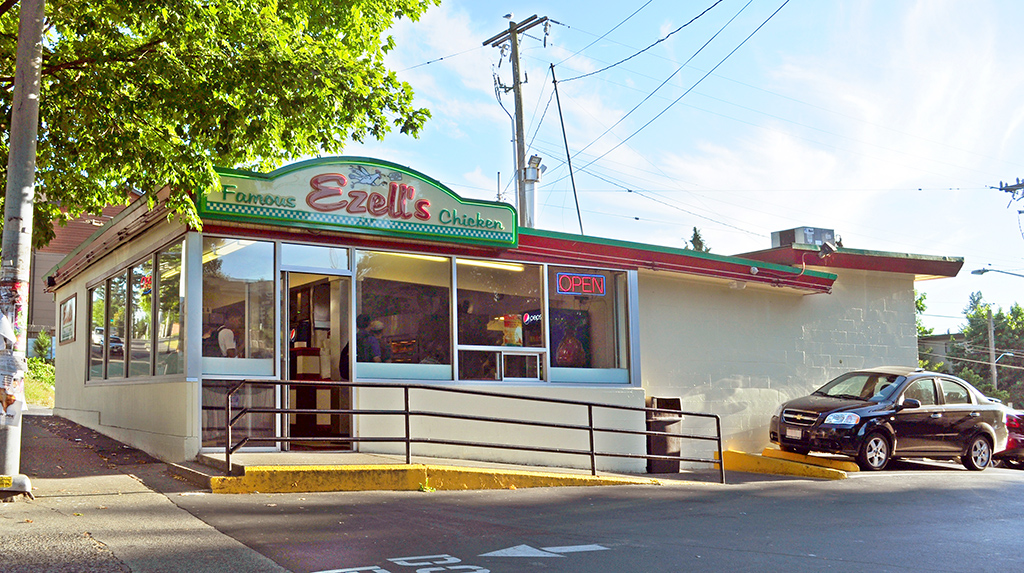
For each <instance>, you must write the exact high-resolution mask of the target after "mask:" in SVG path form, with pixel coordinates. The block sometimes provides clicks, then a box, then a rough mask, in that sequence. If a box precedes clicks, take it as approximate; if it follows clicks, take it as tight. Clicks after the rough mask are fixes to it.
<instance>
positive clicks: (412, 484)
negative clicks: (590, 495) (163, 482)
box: [192, 464, 662, 493]
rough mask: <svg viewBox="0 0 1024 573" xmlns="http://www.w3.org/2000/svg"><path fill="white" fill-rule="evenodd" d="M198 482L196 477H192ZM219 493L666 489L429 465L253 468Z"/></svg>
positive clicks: (222, 483)
mask: <svg viewBox="0 0 1024 573" xmlns="http://www.w3.org/2000/svg"><path fill="white" fill-rule="evenodd" d="M192 477H196V476H192ZM206 479H207V480H208V484H205V485H206V486H208V487H209V489H210V490H211V491H212V492H213V493H310V492H329V491H434V490H470V489H519V488H528V487H565V486H601V485H662V482H661V481H659V480H656V479H651V478H630V477H619V476H592V475H575V474H559V473H547V472H530V471H514V470H500V471H499V470H487V469H476V468H459V467H451V466H433V465H423V464H413V465H405V464H395V465H366V466H357V465H346V466H251V467H247V468H245V474H244V475H241V476H209V477H208V478H206Z"/></svg>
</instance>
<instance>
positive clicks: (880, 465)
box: [857, 432, 892, 471]
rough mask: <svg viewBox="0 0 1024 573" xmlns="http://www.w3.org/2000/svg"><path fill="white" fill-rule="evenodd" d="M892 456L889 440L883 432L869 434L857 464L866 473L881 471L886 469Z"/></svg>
mask: <svg viewBox="0 0 1024 573" xmlns="http://www.w3.org/2000/svg"><path fill="white" fill-rule="evenodd" d="M891 454H892V451H891V449H890V448H889V440H888V439H887V438H886V437H885V435H884V434H882V433H881V432H874V433H872V434H869V435H868V437H867V438H866V439H865V440H864V443H863V444H861V446H860V452H859V453H858V454H857V464H858V465H860V467H861V469H862V470H865V471H879V470H883V469H885V466H886V464H888V463H889V457H890V455H891Z"/></svg>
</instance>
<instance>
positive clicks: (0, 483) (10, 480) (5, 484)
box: [0, 476, 14, 489]
mask: <svg viewBox="0 0 1024 573" xmlns="http://www.w3.org/2000/svg"><path fill="white" fill-rule="evenodd" d="M12 485H14V476H0V489H7V488H9V487H11V486H12Z"/></svg>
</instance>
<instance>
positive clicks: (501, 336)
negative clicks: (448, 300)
mask: <svg viewBox="0 0 1024 573" xmlns="http://www.w3.org/2000/svg"><path fill="white" fill-rule="evenodd" d="M456 267H457V271H456V277H457V280H458V285H459V290H458V321H459V322H458V324H459V338H458V341H459V347H460V351H459V378H460V379H462V380H502V379H505V378H531V379H536V378H540V377H541V372H540V371H539V366H538V364H539V362H538V360H537V359H536V358H535V356H537V355H536V354H533V355H530V354H522V353H503V352H494V351H490V352H488V351H484V349H480V348H474V347H480V346H490V347H499V346H500V347H522V348H543V347H544V331H543V324H544V320H543V309H542V307H541V298H540V295H541V272H540V266H538V265H528V264H521V263H505V262H492V261H478V260H475V259H458V260H457V265H456ZM467 347H468V348H467Z"/></svg>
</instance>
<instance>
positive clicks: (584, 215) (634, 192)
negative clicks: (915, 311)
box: [345, 0, 1024, 333]
mask: <svg viewBox="0 0 1024 573" xmlns="http://www.w3.org/2000/svg"><path fill="white" fill-rule="evenodd" d="M508 13H512V14H513V19H514V20H515V21H517V22H520V21H523V20H525V19H526V18H528V17H529V16H532V15H534V14H536V15H538V16H541V17H544V16H546V17H548V18H549V19H550V20H551V23H550V25H549V26H548V27H547V29H546V30H545V27H544V26H537V27H534V28H532V29H531V30H529V31H528V32H526V33H525V34H524V35H522V36H520V61H521V69H522V71H523V75H524V79H525V84H524V85H523V90H522V91H523V117H524V124H525V132H526V136H525V137H524V140H525V142H526V143H527V153H526V155H527V157H529V156H531V155H539V156H540V157H541V159H542V164H543V165H545V166H546V168H547V169H546V171H545V172H544V174H543V177H542V181H541V182H540V184H539V186H538V188H537V203H538V210H537V214H536V220H537V223H536V226H537V227H538V228H541V229H548V230H554V231H561V232H567V233H580V232H581V231H580V226H581V221H582V227H583V231H582V232H583V233H584V234H586V235H588V236H596V237H606V238H614V239H622V240H628V241H638V242H642V243H649V244H655V245H667V246H672V247H683V246H685V245H686V242H687V240H689V239H690V238H691V236H692V234H693V229H694V227H696V228H698V229H699V230H700V233H701V235H702V236H703V238H704V241H705V243H706V244H707V245H708V246H709V247H710V248H711V252H712V253H715V254H721V255H736V254H740V253H745V252H751V251H758V250H763V249H767V248H770V247H771V233H772V232H773V231H780V230H785V229H792V228H796V227H804V226H806V227H819V228H826V229H833V230H835V232H836V233H837V234H838V235H839V236H841V237H842V242H843V245H844V246H845V247H848V248H855V249H868V250H876V251H886V252H897V253H912V254H918V255H932V256H950V257H962V258H963V259H964V261H965V262H964V266H963V269H962V270H961V271H960V273H959V275H958V276H957V277H954V278H945V279H940V280H933V281H923V282H918V283H917V289H918V290H919V291H920V292H923V293H924V294H925V295H926V297H927V299H926V303H927V311H926V313H925V314H924V316H923V322H924V324H925V326H928V327H931V328H934V329H935V332H936V333H945V332H957V331H958V330H959V329H960V327H961V326H962V325H963V324H964V323H965V320H964V317H963V310H964V307H965V306H966V305H967V302H968V298H969V296H970V295H971V293H972V292H978V291H980V292H981V293H982V296H983V299H984V301H986V302H989V303H991V304H993V305H994V306H995V307H997V308H1002V309H1004V310H1008V309H1009V308H1010V306H1011V305H1013V304H1015V303H1017V302H1018V301H1019V300H1020V299H1022V298H1024V297H1020V296H1019V293H1020V292H1021V287H1024V276H1020V277H1018V276H1014V275H1012V274H1006V273H1019V274H1021V275H1024V230H1022V229H1024V223H1022V221H1021V215H1020V213H1018V210H1021V209H1024V201H1021V202H1013V201H1011V200H1012V197H1011V195H1010V194H1009V193H1006V192H1004V191H1001V190H999V189H998V188H999V187H1000V185H1001V183H1002V182H1010V183H1013V182H1015V181H1016V179H1017V178H1018V177H1021V178H1024V105H1022V103H1021V101H1022V97H1024V90H1022V88H1024V65H1021V64H1022V62H1021V60H1022V57H1021V48H1020V41H1019V33H1018V30H1017V27H1018V25H1019V22H1022V21H1024V2H1017V1H1013V0H1003V1H984V0H971V1H967V0H959V1H944V0H923V1H917V2H914V1H910V0H886V1H878V2H873V1H869V0H856V1H839V0H834V1H833V0H830V1H827V2H821V1H818V0H789V1H788V2H787V1H786V0H749V1H748V0H721V1H720V2H716V0H697V1H693V0H650V1H648V0H627V1H616V2H610V1H606V0H591V1H589V2H581V1H575V0H564V1H554V2H552V1H544V2H539V1H538V2H535V1H508V2H492V1H488V2H479V1H474V0H443V1H442V3H441V5H440V6H436V7H433V8H431V9H430V10H428V12H427V13H426V14H425V15H424V16H423V17H422V18H421V19H420V20H419V21H418V22H410V21H409V20H407V19H403V20H400V21H398V22H397V23H396V25H395V26H394V27H393V28H392V30H391V35H392V36H393V37H394V40H395V42H396V47H395V49H394V50H392V51H391V52H390V53H389V55H388V59H387V61H388V65H389V66H390V68H391V69H392V70H394V71H396V72H397V74H398V77H399V78H400V79H401V80H403V81H405V82H408V83H409V84H410V85H411V86H412V87H413V89H414V91H415V93H416V105H417V106H420V107H426V108H428V109H430V111H431V113H432V117H431V119H430V120H429V121H428V122H427V125H426V126H425V128H424V130H423V131H422V133H421V134H420V136H419V138H412V137H409V136H405V135H401V134H391V135H388V136H387V137H385V138H384V139H383V140H382V141H375V140H368V141H366V142H364V143H351V144H349V146H348V147H347V148H346V150H345V154H346V155H362V156H370V157H377V158H381V159H386V160H390V161H394V162H397V163H400V164H403V165H407V166H409V167H411V168H413V169H415V170H417V171H420V172H422V173H425V174H427V175H430V176H431V177H433V178H435V179H438V180H440V181H441V182H443V183H444V184H445V185H447V186H448V187H450V188H451V189H452V190H454V191H455V192H456V193H458V194H459V195H461V196H463V197H467V198H479V199H490V200H494V199H497V198H499V195H498V193H499V190H500V192H501V193H502V196H501V200H504V201H507V202H510V203H513V204H515V201H516V192H515V185H514V182H513V181H512V180H513V178H514V173H515V154H514V144H513V137H514V124H513V121H512V114H514V109H515V108H514V100H513V95H512V93H511V91H506V90H505V88H506V87H509V88H510V87H511V85H512V72H511V70H512V66H511V63H510V61H509V58H508V54H507V53H505V54H504V55H503V53H502V51H501V50H500V49H499V48H492V47H490V46H483V45H482V42H483V41H484V40H486V39H488V38H490V37H492V36H495V35H497V34H498V33H500V32H502V31H507V30H508V26H509V21H508V20H506V19H505V18H503V16H504V15H505V14H508ZM659 40H660V41H659ZM645 48H646V50H645ZM552 64H554V74H555V76H556V77H557V81H558V84H557V86H558V98H557V100H558V101H560V104H561V105H560V108H561V114H560V113H559V105H558V101H556V99H555V97H554V89H553V85H554V84H553V82H552V71H551V65H552ZM587 74H590V75H587ZM581 76H584V77H581ZM496 86H497V87H496ZM560 115H561V117H560ZM563 123H564V131H563V129H562V124H563ZM566 142H567V145H568V149H569V157H570V159H571V163H572V167H573V179H575V194H574V191H573V184H572V179H571V178H570V177H569V170H568V168H567V161H566ZM577 202H578V204H579V211H577V208H576V204H577ZM986 267H987V268H991V269H993V270H995V271H998V272H988V273H986V274H984V275H974V274H971V271H972V270H975V269H980V268H986ZM815 296H821V295H815Z"/></svg>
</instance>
